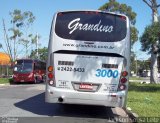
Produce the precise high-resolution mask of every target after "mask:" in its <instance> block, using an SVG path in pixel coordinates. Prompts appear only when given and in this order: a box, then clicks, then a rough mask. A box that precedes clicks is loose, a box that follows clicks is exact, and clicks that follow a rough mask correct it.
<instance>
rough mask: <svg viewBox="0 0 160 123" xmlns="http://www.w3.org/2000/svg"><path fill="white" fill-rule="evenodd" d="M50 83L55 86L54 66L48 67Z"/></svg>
mask: <svg viewBox="0 0 160 123" xmlns="http://www.w3.org/2000/svg"><path fill="white" fill-rule="evenodd" d="M48 79H49V80H48V83H49V85H52V86H54V84H55V83H54V75H53V66H49V67H48Z"/></svg>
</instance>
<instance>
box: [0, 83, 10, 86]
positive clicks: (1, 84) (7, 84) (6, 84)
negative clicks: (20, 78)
mask: <svg viewBox="0 0 160 123" xmlns="http://www.w3.org/2000/svg"><path fill="white" fill-rule="evenodd" d="M6 85H10V84H9V83H6V84H0V86H6Z"/></svg>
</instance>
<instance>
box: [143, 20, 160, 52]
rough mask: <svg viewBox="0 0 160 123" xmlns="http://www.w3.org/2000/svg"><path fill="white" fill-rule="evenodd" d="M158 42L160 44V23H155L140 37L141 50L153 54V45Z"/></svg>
mask: <svg viewBox="0 0 160 123" xmlns="http://www.w3.org/2000/svg"><path fill="white" fill-rule="evenodd" d="M157 41H159V42H160V22H155V23H153V24H151V25H149V26H147V27H146V28H145V31H144V33H143V34H142V36H141V37H140V42H141V50H142V51H148V53H151V51H152V45H153V44H155V43H156V42H157Z"/></svg>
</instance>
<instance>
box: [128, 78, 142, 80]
mask: <svg viewBox="0 0 160 123" xmlns="http://www.w3.org/2000/svg"><path fill="white" fill-rule="evenodd" d="M129 79H130V80H142V78H139V77H129Z"/></svg>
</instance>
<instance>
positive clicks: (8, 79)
mask: <svg viewBox="0 0 160 123" xmlns="http://www.w3.org/2000/svg"><path fill="white" fill-rule="evenodd" d="M11 82H12V78H0V84H7V83H8V84H10V83H11Z"/></svg>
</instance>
